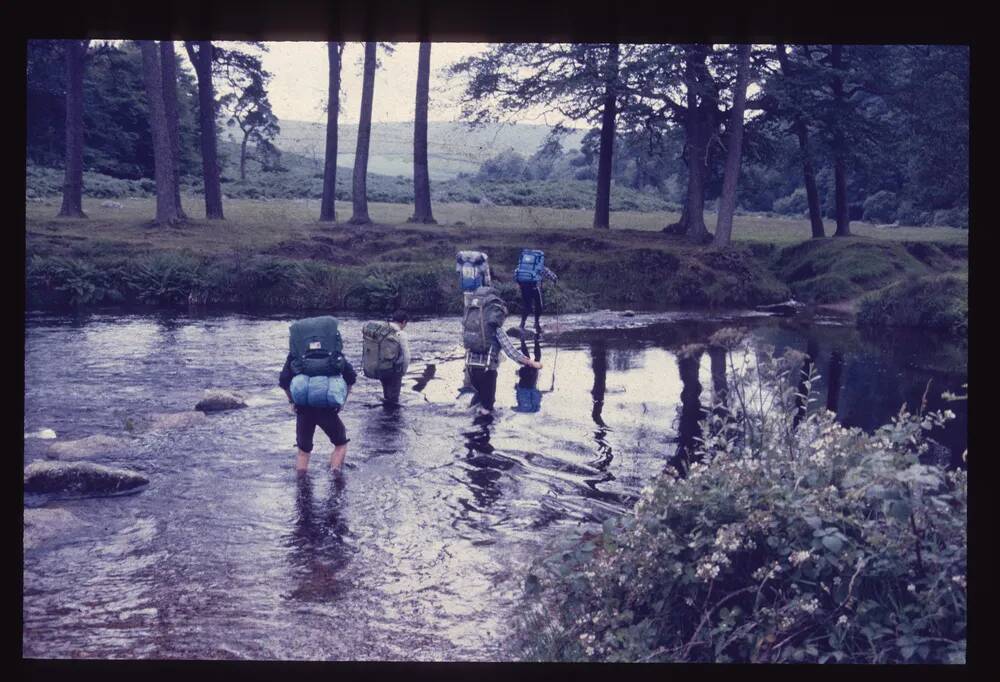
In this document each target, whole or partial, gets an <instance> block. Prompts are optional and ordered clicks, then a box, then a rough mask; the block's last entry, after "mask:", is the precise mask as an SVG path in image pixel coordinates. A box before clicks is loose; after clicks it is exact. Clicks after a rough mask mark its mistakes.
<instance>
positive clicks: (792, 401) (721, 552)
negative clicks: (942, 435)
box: [516, 331, 967, 663]
mask: <svg viewBox="0 0 1000 682" xmlns="http://www.w3.org/2000/svg"><path fill="white" fill-rule="evenodd" d="M713 342H714V343H716V344H726V345H727V346H728V352H727V364H728V369H729V373H728V374H729V377H728V386H727V388H726V391H725V392H724V393H725V401H724V402H723V403H720V404H719V405H717V406H716V408H715V409H714V410H712V412H711V413H710V414H709V416H708V417H707V419H706V420H705V421H704V422H703V423H702V439H701V445H700V447H699V448H696V450H695V453H694V457H693V459H694V461H692V462H691V463H690V464H689V465H688V466H687V467H686V469H687V471H686V475H684V476H682V475H681V474H679V473H674V472H672V471H667V472H664V473H663V474H662V475H661V476H660V477H659V478H658V480H656V481H655V482H654V483H653V484H651V485H649V486H648V487H647V488H646V489H645V490H643V492H642V496H641V499H640V501H639V502H638V503H637V505H636V507H635V510H634V514H632V515H628V516H625V517H622V518H621V519H618V520H617V521H616V520H609V521H608V522H606V523H605V524H604V528H603V530H602V532H601V533H598V534H592V535H590V536H587V537H585V538H583V540H582V541H580V540H577V541H575V542H573V543H571V544H567V545H565V546H563V547H561V548H560V549H559V551H557V552H556V553H555V554H553V555H551V556H549V557H547V558H545V559H543V560H540V561H539V562H537V563H536V565H535V567H534V568H533V569H532V572H531V574H530V575H529V576H528V579H527V581H526V595H527V596H526V599H527V601H528V602H529V603H528V608H527V609H525V612H524V613H525V615H524V616H523V617H522V618H521V620H520V622H519V623H518V637H517V638H516V641H517V643H518V646H519V647H520V649H521V651H520V654H521V655H522V656H523V657H525V658H528V659H532V660H601V661H712V662H727V661H739V662H819V663H825V662H843V663H847V662H851V663H855V662H865V663H885V662H946V663H962V662H964V661H965V636H966V635H965V628H966V591H965V588H966V480H967V479H966V472H965V471H964V470H957V471H947V470H945V469H943V468H941V467H939V466H937V465H927V464H923V463H922V462H921V456H922V455H923V454H924V453H925V451H926V449H927V444H926V443H925V442H924V436H923V434H924V432H925V431H928V430H930V429H931V428H933V427H934V426H937V425H941V424H943V423H944V422H945V421H947V420H948V419H949V418H951V417H952V416H953V415H951V414H950V411H947V410H946V411H944V412H927V413H925V412H924V410H923V408H921V409H920V410H919V411H918V412H917V413H916V414H911V413H909V412H907V411H906V409H905V407H904V408H902V409H901V410H900V412H899V414H898V415H897V416H896V417H894V418H893V419H892V421H891V423H889V424H887V425H885V426H883V427H881V428H879V429H878V430H877V431H876V432H875V433H873V434H867V433H865V432H863V431H861V430H859V429H856V428H846V427H844V426H842V425H840V424H839V423H838V422H837V421H836V420H835V417H834V415H833V414H832V413H830V412H828V411H826V410H822V409H817V410H811V409H808V408H809V405H810V403H811V402H813V401H814V398H813V397H812V394H813V391H812V383H813V381H815V379H816V375H815V374H814V373H813V372H812V371H809V373H808V374H806V375H805V376H801V374H802V373H801V371H800V370H799V367H800V358H799V357H796V356H795V355H792V354H788V355H785V356H782V357H779V358H773V357H771V354H770V353H760V354H756V355H755V353H754V352H753V351H752V350H751V348H750V346H749V345H748V344H746V342H745V341H743V340H742V339H741V338H740V336H739V334H737V333H734V332H732V331H724V332H722V333H721V335H717V336H716V337H715V338H713Z"/></svg>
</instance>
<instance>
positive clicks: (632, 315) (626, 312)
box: [622, 310, 635, 317]
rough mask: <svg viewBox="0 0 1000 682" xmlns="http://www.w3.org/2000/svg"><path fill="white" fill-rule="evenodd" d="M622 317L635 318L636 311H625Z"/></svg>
mask: <svg viewBox="0 0 1000 682" xmlns="http://www.w3.org/2000/svg"><path fill="white" fill-rule="evenodd" d="M622 317H635V311H634V310H623V311H622Z"/></svg>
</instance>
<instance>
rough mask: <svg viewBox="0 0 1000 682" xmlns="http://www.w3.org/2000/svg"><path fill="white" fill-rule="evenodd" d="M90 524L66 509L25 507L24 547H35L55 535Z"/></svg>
mask: <svg viewBox="0 0 1000 682" xmlns="http://www.w3.org/2000/svg"><path fill="white" fill-rule="evenodd" d="M89 525H90V524H89V523H87V522H86V521H82V520H81V519H79V518H77V517H76V516H74V515H73V514H72V513H70V512H69V511H67V510H65V509H54V508H53V509H45V508H39V509H25V510H24V548H25V549H33V548H35V547H37V546H38V545H39V544H40V543H41V542H43V541H44V540H48V539H49V538H51V537H53V536H56V535H60V534H62V533H66V532H68V531H71V530H76V529H78V528H82V527H83V526H89Z"/></svg>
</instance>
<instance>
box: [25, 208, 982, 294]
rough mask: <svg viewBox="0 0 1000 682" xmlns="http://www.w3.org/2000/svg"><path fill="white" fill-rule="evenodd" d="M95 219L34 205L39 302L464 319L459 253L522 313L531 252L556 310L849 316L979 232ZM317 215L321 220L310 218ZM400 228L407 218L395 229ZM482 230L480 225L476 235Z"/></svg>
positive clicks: (542, 217)
mask: <svg viewBox="0 0 1000 682" xmlns="http://www.w3.org/2000/svg"><path fill="white" fill-rule="evenodd" d="M84 203H85V207H84V208H85V211H86V212H87V214H88V216H90V217H89V218H88V219H87V220H69V219H61V218H56V217H55V213H56V212H57V209H58V207H57V206H56V205H55V204H54V203H53V200H45V201H40V202H30V203H28V204H27V205H26V218H27V220H26V230H25V243H26V252H27V270H28V272H27V274H28V304H29V306H31V307H46V306H51V305H56V306H58V305H67V304H68V305H80V304H84V305H86V304H95V305H101V304H114V303H139V304H156V305H164V304H168V305H169V304H182V303H184V304H186V303H189V302H192V303H205V304H240V305H247V306H253V307H261V308H269V307H281V308H293V309H298V308H303V309H304V308H311V307H324V308H333V309H335V310H358V311H382V310H385V309H387V308H391V307H395V306H404V307H407V308H409V309H411V310H413V311H414V312H428V313H431V312H440V313H445V312H458V311H459V310H458V305H459V304H458V303H457V301H458V300H459V297H458V295H457V294H458V288H457V282H456V278H455V276H454V265H453V257H454V253H455V252H456V251H458V250H461V249H477V250H482V251H486V252H487V253H488V254H489V256H490V262H491V265H492V267H493V273H494V280H495V281H496V282H497V283H498V284H499V286H500V289H501V293H502V294H503V295H504V297H505V298H506V299H508V301H509V303H510V304H511V308H512V309H513V310H515V311H516V310H517V309H518V307H519V302H518V296H517V290H516V286H515V285H514V283H513V282H512V276H511V271H512V270H513V264H514V263H515V262H516V259H517V255H518V253H519V252H520V249H522V248H525V247H532V248H540V249H544V250H545V251H546V264H547V265H548V266H549V267H551V268H552V269H553V270H554V271H555V272H556V273H558V274H559V276H560V281H559V286H558V287H548V288H547V290H546V299H547V301H548V302H549V303H551V304H553V305H555V306H556V307H558V308H559V309H561V310H563V311H565V312H570V311H583V310H588V309H594V308H613V309H614V308H635V309H646V310H663V309H669V308H676V307H730V308H731V307H748V306H754V305H761V304H767V303H776V302H779V301H782V300H785V299H787V298H789V297H790V296H794V297H795V298H796V299H799V300H802V301H804V302H807V303H816V304H838V303H840V304H843V303H844V302H849V303H851V306H850V307H851V309H854V307H855V302H856V301H857V299H858V298H859V297H860V296H862V295H863V294H865V293H868V292H870V291H873V290H878V289H882V288H884V287H886V286H889V285H891V284H893V283H895V282H898V281H901V280H903V279H907V278H913V277H919V276H926V275H936V274H941V273H945V272H964V271H965V270H966V269H967V258H968V232H967V231H964V230H958V229H955V228H907V227H900V228H888V227H874V226H871V225H864V224H858V225H856V226H855V227H854V228H852V229H854V230H855V232H856V234H857V236H855V237H851V238H846V239H843V238H837V239H833V238H831V239H824V240H808V239H806V236H807V235H808V234H809V228H808V225H807V223H806V222H805V221H802V220H788V219H780V218H771V217H766V216H737V218H736V225H735V230H734V234H735V235H736V239H735V243H734V245H733V247H731V248H728V249H725V250H717V249H712V248H707V247H703V246H695V245H692V244H689V243H687V242H686V241H685V240H684V239H682V238H679V237H676V236H670V235H665V234H663V233H662V232H660V228H661V227H662V225H664V224H667V222H669V221H670V220H671V218H674V219H675V218H676V216H672V215H671V214H669V213H667V212H652V213H638V212H619V213H616V214H615V216H614V220H613V222H614V224H615V225H616V229H612V230H594V229H589V228H587V227H586V226H587V225H588V224H589V223H588V221H589V219H590V218H589V213H588V212H587V211H580V210H571V209H539V208H528V207H490V208H489V209H486V208H482V207H478V206H476V205H473V204H442V205H440V206H439V207H435V212H436V215H438V217H439V220H441V224H439V225H432V226H422V225H412V224H406V223H405V216H406V215H407V212H408V211H409V207H408V206H405V205H401V204H372V215H373V217H374V218H375V219H376V220H379V221H381V222H378V223H376V224H374V225H370V226H365V227H363V228H358V227H353V226H347V225H334V226H331V225H328V224H323V223H319V222H317V221H316V215H318V204H317V205H316V206H313V204H316V202H314V201H304V200H281V201H258V200H230V201H228V202H227V209H226V215H227V220H225V221H206V220H203V219H200V218H199V217H198V216H199V215H200V214H201V212H202V211H203V207H202V206H201V204H200V202H199V200H198V198H197V197H189V198H188V199H187V205H188V206H189V207H190V208H189V209H186V210H188V211H189V213H191V214H192V215H194V216H195V217H194V218H193V219H192V220H190V221H188V222H186V223H184V224H181V225H179V226H176V227H158V226H153V225H151V224H150V218H151V216H152V215H153V200H152V199H126V200H122V201H121V202H117V203H115V204H114V205H107V206H105V205H102V204H104V203H106V202H100V201H97V200H89V201H85V202H84ZM313 209H316V210H313ZM397 214H398V215H397ZM467 221H471V222H467Z"/></svg>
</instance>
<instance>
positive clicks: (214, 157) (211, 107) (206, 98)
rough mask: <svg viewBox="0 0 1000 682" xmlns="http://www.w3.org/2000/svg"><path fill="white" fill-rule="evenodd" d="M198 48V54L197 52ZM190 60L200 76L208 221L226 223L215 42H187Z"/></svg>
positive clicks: (200, 125)
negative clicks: (217, 123)
mask: <svg viewBox="0 0 1000 682" xmlns="http://www.w3.org/2000/svg"><path fill="white" fill-rule="evenodd" d="M195 46H197V48H198V49H197V51H195V49H194V48H195ZM184 47H185V48H186V49H187V53H188V57H190V58H191V63H192V64H194V70H195V72H196V73H197V74H198V119H199V128H200V130H201V170H202V183H203V185H204V187H205V217H206V218H208V219H209V220H224V219H225V216H224V215H223V213H222V186H221V185H220V183H219V155H218V152H217V151H216V139H215V88H214V87H213V85H212V42H211V41H209V40H201V41H198V42H197V43H193V42H186V43H184Z"/></svg>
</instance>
